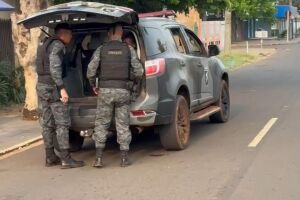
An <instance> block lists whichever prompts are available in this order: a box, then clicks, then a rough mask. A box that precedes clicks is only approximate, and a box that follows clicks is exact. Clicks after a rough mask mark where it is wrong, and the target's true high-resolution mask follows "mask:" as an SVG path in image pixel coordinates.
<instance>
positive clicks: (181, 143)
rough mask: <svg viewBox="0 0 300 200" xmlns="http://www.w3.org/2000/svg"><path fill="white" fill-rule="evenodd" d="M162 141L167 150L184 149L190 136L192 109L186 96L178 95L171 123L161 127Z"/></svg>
mask: <svg viewBox="0 0 300 200" xmlns="http://www.w3.org/2000/svg"><path fill="white" fill-rule="evenodd" d="M159 135H160V141H161V144H162V146H163V147H164V148H165V149H166V150H183V149H185V148H186V147H187V146H188V143H189V138H190V109H189V106H188V103H187V100H186V98H185V97H184V96H181V95H178V96H177V99H176V104H175V108H174V114H173V116H172V120H171V123H170V124H169V125H165V126H162V127H160V129H159Z"/></svg>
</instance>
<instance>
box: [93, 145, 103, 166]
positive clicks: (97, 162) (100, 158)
mask: <svg viewBox="0 0 300 200" xmlns="http://www.w3.org/2000/svg"><path fill="white" fill-rule="evenodd" d="M93 167H96V168H101V167H103V149H102V148H96V160H95V162H94V164H93Z"/></svg>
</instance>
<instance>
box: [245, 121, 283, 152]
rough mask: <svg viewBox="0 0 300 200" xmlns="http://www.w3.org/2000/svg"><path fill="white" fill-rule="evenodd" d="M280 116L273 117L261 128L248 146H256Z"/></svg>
mask: <svg viewBox="0 0 300 200" xmlns="http://www.w3.org/2000/svg"><path fill="white" fill-rule="evenodd" d="M277 120H278V118H271V119H270V120H269V121H268V123H267V124H266V125H265V126H264V127H263V129H261V131H260V132H259V133H258V134H257V135H256V136H255V138H254V139H253V140H252V141H251V142H250V143H249V145H248V147H251V148H254V147H256V146H257V145H258V144H259V143H260V142H261V141H262V139H263V138H264V137H265V136H266V135H267V134H268V132H269V131H270V130H271V128H272V127H273V126H274V124H275V123H276V122H277Z"/></svg>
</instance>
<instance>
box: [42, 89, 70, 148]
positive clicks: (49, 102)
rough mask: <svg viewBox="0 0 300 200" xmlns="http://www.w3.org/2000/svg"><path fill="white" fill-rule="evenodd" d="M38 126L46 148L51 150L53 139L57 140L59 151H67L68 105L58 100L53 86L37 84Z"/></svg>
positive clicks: (56, 91)
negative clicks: (40, 128)
mask: <svg viewBox="0 0 300 200" xmlns="http://www.w3.org/2000/svg"><path fill="white" fill-rule="evenodd" d="M36 89H37V95H38V107H39V114H40V125H41V127H42V136H43V140H44V144H45V147H46V148H53V146H54V144H53V142H54V138H55V137H56V138H57V142H58V145H59V147H60V149H69V127H70V122H71V120H70V114H69V108H68V105H64V104H63V103H62V102H61V101H60V100H59V94H58V90H57V88H56V87H55V86H52V85H47V84H42V83H38V84H37V87H36Z"/></svg>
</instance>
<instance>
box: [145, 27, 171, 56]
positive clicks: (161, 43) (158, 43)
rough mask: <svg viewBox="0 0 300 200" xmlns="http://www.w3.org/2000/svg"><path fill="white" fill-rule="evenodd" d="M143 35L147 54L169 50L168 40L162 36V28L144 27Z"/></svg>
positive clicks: (152, 54) (151, 54)
mask: <svg viewBox="0 0 300 200" xmlns="http://www.w3.org/2000/svg"><path fill="white" fill-rule="evenodd" d="M143 36H144V41H145V49H146V55H147V56H154V55H157V54H161V53H163V52H165V51H166V50H167V47H166V42H165V40H164V38H163V37H162V32H161V30H159V29H157V28H151V27H144V28H143Z"/></svg>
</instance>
